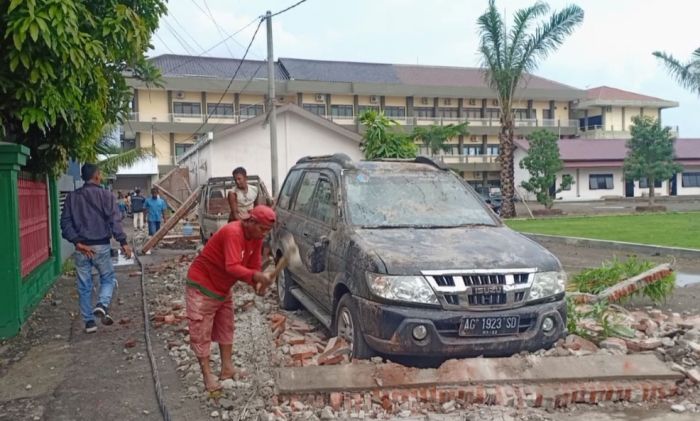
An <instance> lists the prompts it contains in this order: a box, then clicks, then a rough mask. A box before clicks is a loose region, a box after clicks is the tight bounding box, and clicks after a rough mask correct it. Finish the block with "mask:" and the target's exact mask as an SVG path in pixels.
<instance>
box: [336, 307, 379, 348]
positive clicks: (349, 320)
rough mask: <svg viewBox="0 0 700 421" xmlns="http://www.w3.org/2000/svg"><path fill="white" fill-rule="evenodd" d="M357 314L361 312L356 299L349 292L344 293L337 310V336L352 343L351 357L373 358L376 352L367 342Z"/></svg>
mask: <svg viewBox="0 0 700 421" xmlns="http://www.w3.org/2000/svg"><path fill="white" fill-rule="evenodd" d="M357 314H359V313H358V311H357V304H355V299H354V298H353V297H352V295H350V294H349V293H348V294H345V295H343V296H342V297H341V298H340V301H339V302H338V307H337V308H336V312H335V332H336V335H337V336H339V337H341V338H343V339H344V340H345V342H347V343H348V344H350V352H351V354H350V358H358V359H367V358H371V357H372V356H374V355H375V352H374V350H372V348H370V347H369V345H367V342H365V337H364V336H363V335H362V331H361V330H360V329H361V328H360V321H359V320H358V318H357Z"/></svg>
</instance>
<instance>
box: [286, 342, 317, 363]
mask: <svg viewBox="0 0 700 421" xmlns="http://www.w3.org/2000/svg"><path fill="white" fill-rule="evenodd" d="M316 353H317V352H316V347H315V346H313V345H309V344H301V345H294V346H292V348H291V350H290V351H289V354H290V355H291V356H292V357H293V358H295V359H298V360H303V359H305V358H311V357H313V356H314V355H316Z"/></svg>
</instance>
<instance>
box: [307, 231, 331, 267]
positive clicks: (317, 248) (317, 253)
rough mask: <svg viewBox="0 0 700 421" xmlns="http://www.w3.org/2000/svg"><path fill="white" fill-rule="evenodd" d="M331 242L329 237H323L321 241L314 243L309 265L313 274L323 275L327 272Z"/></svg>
mask: <svg viewBox="0 0 700 421" xmlns="http://www.w3.org/2000/svg"><path fill="white" fill-rule="evenodd" d="M329 244H330V240H328V237H325V236H324V237H321V239H320V240H319V241H318V242H316V243H314V246H313V248H312V249H311V251H310V252H309V256H308V263H309V271H310V272H311V273H321V272H325V271H326V260H328V245H329Z"/></svg>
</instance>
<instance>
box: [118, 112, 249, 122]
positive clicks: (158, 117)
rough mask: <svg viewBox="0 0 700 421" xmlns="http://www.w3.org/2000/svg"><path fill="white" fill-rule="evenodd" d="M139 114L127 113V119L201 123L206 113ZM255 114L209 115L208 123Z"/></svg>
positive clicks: (242, 118)
mask: <svg viewBox="0 0 700 421" xmlns="http://www.w3.org/2000/svg"><path fill="white" fill-rule="evenodd" d="M140 117H141V116H140V115H139V113H129V115H128V117H127V118H128V120H129V121H137V122H141V123H149V122H150V123H155V124H157V123H203V122H204V120H205V119H206V118H207V115H206V114H179V113H170V114H149V115H148V116H146V115H144V116H142V117H143V118H140ZM253 117H255V115H252V114H242V115H239V114H235V115H216V114H214V115H211V116H209V120H208V122H209V123H212V124H236V123H240V122H242V121H245V120H248V119H249V118H253Z"/></svg>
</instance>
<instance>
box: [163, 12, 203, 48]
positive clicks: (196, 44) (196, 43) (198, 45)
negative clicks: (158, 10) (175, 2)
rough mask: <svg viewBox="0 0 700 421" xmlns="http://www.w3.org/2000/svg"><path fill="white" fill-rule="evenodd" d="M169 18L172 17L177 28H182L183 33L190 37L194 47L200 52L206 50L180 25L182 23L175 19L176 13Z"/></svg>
mask: <svg viewBox="0 0 700 421" xmlns="http://www.w3.org/2000/svg"><path fill="white" fill-rule="evenodd" d="M168 16H170V17H171V18H172V19H173V20H174V21H175V23H176V24H177V26H179V27H180V28H182V31H183V32H184V33H185V34H186V35H187V36H188V37H190V39H191V40H192V41H193V42H194V45H195V46H197V48H198V49H199V50H203V49H204V47H202V46H201V45H200V44H199V42H197V39H196V38H195V37H193V36H192V34H190V33H189V32H188V31H187V28H185V27H184V26H183V25H182V24H181V23H180V21H179V20H178V19H177V18H176V17H175V14H174V13H173V14H171V15H168Z"/></svg>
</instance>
